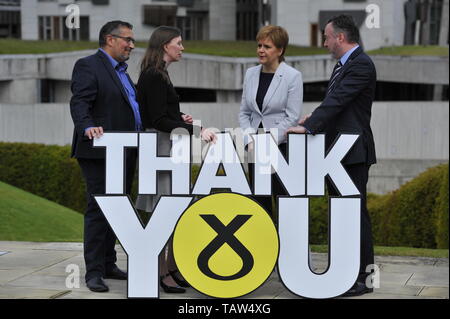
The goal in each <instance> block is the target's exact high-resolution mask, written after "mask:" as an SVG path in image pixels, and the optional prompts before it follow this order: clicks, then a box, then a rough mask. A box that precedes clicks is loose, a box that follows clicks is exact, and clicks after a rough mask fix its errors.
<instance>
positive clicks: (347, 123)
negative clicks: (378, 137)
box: [303, 47, 377, 165]
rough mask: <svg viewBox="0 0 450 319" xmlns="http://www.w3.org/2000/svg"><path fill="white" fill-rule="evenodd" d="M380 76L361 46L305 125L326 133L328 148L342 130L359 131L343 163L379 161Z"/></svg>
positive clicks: (309, 128)
mask: <svg viewBox="0 0 450 319" xmlns="http://www.w3.org/2000/svg"><path fill="white" fill-rule="evenodd" d="M376 77H377V75H376V70H375V66H374V64H373V62H372V60H371V59H370V57H369V56H368V55H367V54H365V53H364V52H363V50H362V49H361V47H359V48H357V49H356V50H355V51H354V52H353V53H352V54H351V55H350V57H349V59H348V60H347V62H346V63H345V64H344V66H343V68H342V70H341V73H340V74H339V75H338V78H337V79H336V82H335V85H334V89H333V91H332V92H330V93H329V94H328V95H327V96H326V97H325V99H324V101H323V102H322V104H321V105H320V106H319V107H317V108H316V109H315V110H314V112H313V113H312V115H311V117H310V118H309V119H308V120H306V121H305V123H304V125H303V126H304V127H305V128H306V129H308V130H309V131H310V132H311V133H312V134H316V133H326V145H327V149H328V148H329V147H330V146H331V145H332V143H333V141H334V140H335V138H336V137H337V136H338V135H339V134H341V133H352V134H359V135H360V137H359V139H358V140H357V141H356V143H355V145H353V147H352V149H351V150H350V152H349V153H348V154H347V156H346V157H345V158H344V159H343V161H342V163H343V164H347V165H348V164H357V163H366V164H368V165H370V164H374V163H376V155H375V143H374V140H373V134H372V130H371V128H370V117H371V112H372V101H373V99H374V96H375V84H376Z"/></svg>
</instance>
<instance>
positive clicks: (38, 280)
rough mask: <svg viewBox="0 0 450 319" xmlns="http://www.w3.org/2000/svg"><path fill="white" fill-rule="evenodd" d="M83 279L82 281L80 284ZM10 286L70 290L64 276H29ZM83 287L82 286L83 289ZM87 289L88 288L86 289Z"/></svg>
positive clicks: (12, 282)
mask: <svg viewBox="0 0 450 319" xmlns="http://www.w3.org/2000/svg"><path fill="white" fill-rule="evenodd" d="M81 281H82V279H80V282H81ZM8 286H12V287H29V288H34V289H57V290H70V288H68V287H66V277H63V276H49V275H39V274H37V275H35V274H32V275H28V276H23V277H20V278H19V279H16V280H13V281H10V282H9V283H8ZM80 289H83V286H82V285H81V288H80ZM85 289H87V288H85Z"/></svg>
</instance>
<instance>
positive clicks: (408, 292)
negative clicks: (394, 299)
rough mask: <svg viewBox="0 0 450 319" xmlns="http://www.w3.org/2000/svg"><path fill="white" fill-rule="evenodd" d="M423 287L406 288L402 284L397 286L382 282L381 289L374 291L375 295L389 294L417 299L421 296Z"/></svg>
mask: <svg viewBox="0 0 450 319" xmlns="http://www.w3.org/2000/svg"><path fill="white" fill-rule="evenodd" d="M422 289H423V287H420V286H419V287H417V286H404V285H400V284H398V283H397V284H395V283H392V282H384V283H383V281H382V282H381V284H380V287H379V288H375V289H374V294H383V295H385V294H388V295H396V296H411V297H415V296H417V295H419V293H420V291H421V290H422Z"/></svg>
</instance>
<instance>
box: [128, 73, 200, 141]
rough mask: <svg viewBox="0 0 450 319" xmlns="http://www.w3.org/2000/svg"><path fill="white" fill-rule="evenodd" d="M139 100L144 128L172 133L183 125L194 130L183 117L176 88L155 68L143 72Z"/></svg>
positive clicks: (190, 130) (140, 77) (190, 131)
mask: <svg viewBox="0 0 450 319" xmlns="http://www.w3.org/2000/svg"><path fill="white" fill-rule="evenodd" d="M137 91H138V93H137V100H138V103H139V112H140V114H141V120H142V125H143V126H144V128H146V129H148V128H154V129H157V130H159V131H162V132H167V133H170V132H171V131H172V130H173V129H176V128H179V127H182V128H185V129H187V130H188V131H189V133H190V134H192V132H193V127H192V125H191V124H187V123H185V122H184V121H183V119H182V118H181V115H182V114H183V113H181V112H180V102H179V101H180V100H179V97H178V94H177V93H176V92H175V89H174V87H173V85H172V83H170V81H169V82H168V81H167V80H165V79H164V78H163V76H162V75H161V74H160V73H159V72H157V71H156V70H155V69H153V68H150V69H149V70H147V71H146V72H143V73H141V75H140V76H139V80H138V83H137Z"/></svg>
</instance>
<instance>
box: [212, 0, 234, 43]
mask: <svg viewBox="0 0 450 319" xmlns="http://www.w3.org/2000/svg"><path fill="white" fill-rule="evenodd" d="M208 40H236V1H214V0H210V1H209V39H208Z"/></svg>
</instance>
